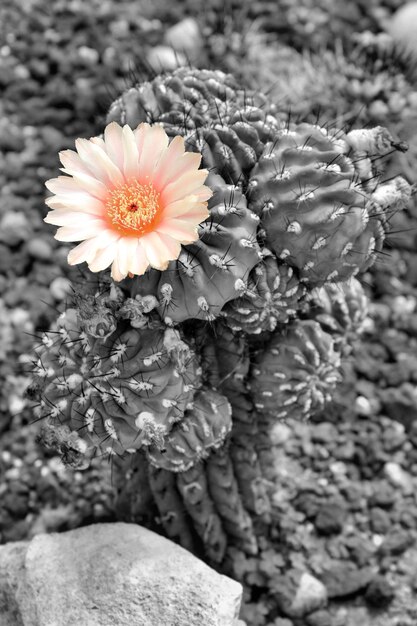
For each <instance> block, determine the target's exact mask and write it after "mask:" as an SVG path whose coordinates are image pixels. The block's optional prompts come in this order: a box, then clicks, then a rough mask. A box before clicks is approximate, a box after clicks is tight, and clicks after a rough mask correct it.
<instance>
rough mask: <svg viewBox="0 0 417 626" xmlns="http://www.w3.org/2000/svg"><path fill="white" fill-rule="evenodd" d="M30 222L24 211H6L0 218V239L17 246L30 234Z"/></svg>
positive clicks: (9, 244)
mask: <svg viewBox="0 0 417 626" xmlns="http://www.w3.org/2000/svg"><path fill="white" fill-rule="evenodd" d="M30 230H31V228H30V223H29V220H28V218H27V217H26V215H25V213H22V212H18V211H8V212H7V213H5V214H4V215H3V216H2V218H1V219H0V241H2V242H3V243H6V244H7V245H8V246H17V245H18V244H19V243H21V242H22V241H26V240H27V239H29V236H30Z"/></svg>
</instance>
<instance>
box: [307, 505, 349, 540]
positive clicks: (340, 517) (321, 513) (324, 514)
mask: <svg viewBox="0 0 417 626" xmlns="http://www.w3.org/2000/svg"><path fill="white" fill-rule="evenodd" d="M345 519H346V507H345V505H344V504H342V503H341V502H338V501H329V502H326V503H325V504H323V505H321V506H320V508H319V510H318V513H317V517H316V519H315V520H314V526H315V527H316V530H317V532H318V533H320V534H321V535H333V534H338V533H340V532H341V530H342V528H343V524H344V522H345Z"/></svg>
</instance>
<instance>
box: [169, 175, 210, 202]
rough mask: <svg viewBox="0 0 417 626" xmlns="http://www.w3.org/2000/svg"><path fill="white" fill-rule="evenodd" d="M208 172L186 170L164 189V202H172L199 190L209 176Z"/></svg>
mask: <svg viewBox="0 0 417 626" xmlns="http://www.w3.org/2000/svg"><path fill="white" fill-rule="evenodd" d="M207 174H208V171H207V170H197V171H188V172H186V173H185V174H183V175H182V176H181V177H180V178H178V179H176V180H175V181H174V182H172V183H170V184H169V185H167V186H166V187H165V188H164V189H163V191H162V193H161V200H162V202H164V203H167V204H170V203H171V202H175V201H176V200H180V199H181V198H185V197H186V196H189V195H191V194H194V193H195V192H199V191H200V190H201V189H200V188H201V186H202V185H203V183H204V181H205V180H206V178H207Z"/></svg>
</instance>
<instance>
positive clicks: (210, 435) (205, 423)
mask: <svg viewBox="0 0 417 626" xmlns="http://www.w3.org/2000/svg"><path fill="white" fill-rule="evenodd" d="M231 428H232V419H231V408H230V404H229V402H228V400H227V398H226V397H225V396H223V395H221V394H220V393H218V392H216V391H214V390H210V389H201V390H200V391H197V392H196V394H195V396H194V400H193V402H192V403H190V405H189V406H188V407H187V408H186V410H185V413H184V417H183V419H182V420H181V421H180V422H178V423H176V424H174V426H173V428H172V429H171V431H170V432H169V434H168V435H166V437H165V438H164V445H163V447H162V448H161V447H160V446H159V447H158V446H150V447H149V448H148V450H147V455H148V459H149V462H150V463H152V465H155V466H156V467H160V468H163V469H166V470H169V471H171V472H185V471H186V470H188V469H190V467H192V466H193V465H194V464H195V463H197V462H198V461H200V460H201V459H204V458H206V457H207V456H208V455H209V454H210V453H211V451H212V450H213V449H216V448H219V447H220V446H221V445H222V444H223V443H224V440H225V439H226V436H227V435H228V434H229V432H230V430H231Z"/></svg>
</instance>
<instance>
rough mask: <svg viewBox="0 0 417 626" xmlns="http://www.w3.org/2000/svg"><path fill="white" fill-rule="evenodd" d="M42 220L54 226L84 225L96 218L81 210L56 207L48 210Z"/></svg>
mask: <svg viewBox="0 0 417 626" xmlns="http://www.w3.org/2000/svg"><path fill="white" fill-rule="evenodd" d="M43 221H44V222H46V223H47V224H53V225H54V226H72V225H83V226H85V225H86V224H89V223H91V222H93V221H97V218H96V216H95V215H91V214H90V213H83V212H82V211H68V210H65V209H56V210H55V211H49V213H48V214H47V215H46V217H44V218H43Z"/></svg>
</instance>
